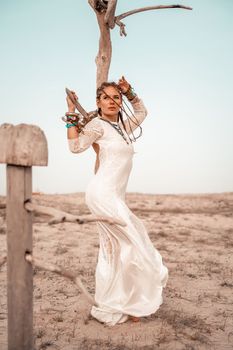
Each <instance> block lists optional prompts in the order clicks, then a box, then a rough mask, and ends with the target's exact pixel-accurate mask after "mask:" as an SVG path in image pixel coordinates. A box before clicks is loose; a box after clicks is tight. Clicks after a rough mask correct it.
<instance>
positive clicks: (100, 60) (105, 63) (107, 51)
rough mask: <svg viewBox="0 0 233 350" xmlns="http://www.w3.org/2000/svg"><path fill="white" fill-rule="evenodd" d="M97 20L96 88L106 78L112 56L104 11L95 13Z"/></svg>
mask: <svg viewBox="0 0 233 350" xmlns="http://www.w3.org/2000/svg"><path fill="white" fill-rule="evenodd" d="M96 16H97V21H98V24H99V29H100V39H99V51H98V54H97V56H96V59H95V62H96V66H97V74H96V86H97V88H98V87H99V86H100V85H101V84H102V83H103V82H104V81H107V80H108V72H109V67H110V63H111V58H112V43H111V34H110V29H109V27H108V25H106V24H105V21H104V17H105V14H104V13H97V12H96Z"/></svg>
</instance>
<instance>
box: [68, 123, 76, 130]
mask: <svg viewBox="0 0 233 350" xmlns="http://www.w3.org/2000/svg"><path fill="white" fill-rule="evenodd" d="M72 126H77V124H73V123H67V124H66V128H67V129H69V128H71V127H72Z"/></svg>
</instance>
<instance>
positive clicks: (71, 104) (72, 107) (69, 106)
mask: <svg viewBox="0 0 233 350" xmlns="http://www.w3.org/2000/svg"><path fill="white" fill-rule="evenodd" d="M70 92H71V93H72V95H73V97H74V99H75V100H77V99H78V96H77V95H76V93H75V91H72V90H71V91H70ZM66 102H67V106H68V110H69V112H74V111H75V105H74V103H73V102H72V101H71V99H70V98H69V96H68V95H67V96H66Z"/></svg>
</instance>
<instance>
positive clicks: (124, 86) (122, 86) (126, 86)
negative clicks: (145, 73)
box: [118, 76, 130, 94]
mask: <svg viewBox="0 0 233 350" xmlns="http://www.w3.org/2000/svg"><path fill="white" fill-rule="evenodd" d="M118 86H119V88H120V90H121V92H122V93H123V94H124V93H125V92H127V91H128V89H129V87H130V84H129V83H128V81H127V80H125V77H124V76H122V77H121V78H120V79H119V81H118Z"/></svg>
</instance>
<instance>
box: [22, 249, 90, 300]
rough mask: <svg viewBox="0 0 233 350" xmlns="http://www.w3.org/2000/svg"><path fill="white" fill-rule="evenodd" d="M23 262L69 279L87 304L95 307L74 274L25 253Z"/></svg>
mask: <svg viewBox="0 0 233 350" xmlns="http://www.w3.org/2000/svg"><path fill="white" fill-rule="evenodd" d="M25 260H26V261H27V262H29V263H30V264H32V265H33V266H34V267H37V268H39V269H41V270H44V271H51V272H54V273H56V274H57V275H60V276H63V277H66V278H68V279H70V280H71V281H72V282H73V283H75V284H76V285H77V286H78V288H79V290H80V291H81V292H82V293H83V295H84V296H85V297H86V299H87V300H88V302H89V303H90V304H92V305H96V302H95V300H94V298H93V297H92V295H91V294H90V293H89V292H88V290H87V289H86V287H85V286H84V285H83V283H82V281H81V279H80V278H79V277H78V276H77V275H76V274H75V273H74V272H72V271H68V270H65V269H63V268H62V267H60V266H57V265H52V264H48V263H44V262H41V261H40V260H39V259H37V258H35V257H33V256H32V255H31V254H29V253H27V254H26V255H25Z"/></svg>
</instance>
